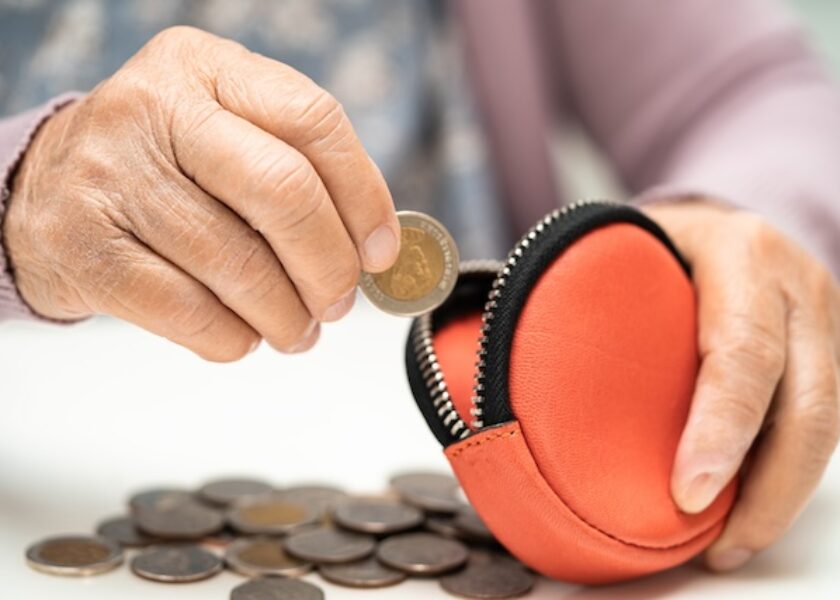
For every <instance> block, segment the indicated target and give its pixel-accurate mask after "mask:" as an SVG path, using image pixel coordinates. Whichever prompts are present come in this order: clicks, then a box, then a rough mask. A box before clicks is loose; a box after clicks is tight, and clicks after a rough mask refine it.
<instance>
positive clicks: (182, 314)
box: [168, 297, 219, 341]
mask: <svg viewBox="0 0 840 600" xmlns="http://www.w3.org/2000/svg"><path fill="white" fill-rule="evenodd" d="M168 312H169V323H170V325H171V326H172V329H173V330H174V332H175V333H176V335H177V336H178V337H179V338H182V339H185V340H189V341H193V340H197V339H199V338H201V337H202V336H203V335H204V334H206V333H207V332H208V331H209V330H210V329H212V327H213V325H214V324H215V323H216V322H217V320H218V318H219V314H218V313H219V310H218V309H213V308H212V307H208V306H207V305H206V303H205V302H202V301H201V300H200V299H199V298H197V297H196V298H192V299H183V300H182V299H179V302H178V304H177V305H176V306H173V307H171V309H170V310H169V311H168Z"/></svg>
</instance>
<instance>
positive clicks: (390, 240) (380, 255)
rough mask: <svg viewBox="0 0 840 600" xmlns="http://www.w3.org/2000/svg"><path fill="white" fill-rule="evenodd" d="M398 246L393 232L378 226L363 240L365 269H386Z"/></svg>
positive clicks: (386, 227)
mask: <svg viewBox="0 0 840 600" xmlns="http://www.w3.org/2000/svg"><path fill="white" fill-rule="evenodd" d="M398 249H399V245H398V244H397V236H396V234H395V233H394V230H393V229H391V228H390V227H389V226H388V225H380V226H379V227H377V228H376V229H375V230H374V232H373V233H371V234H370V235H369V236H368V238H367V239H366V240H365V245H364V248H363V251H364V255H365V256H364V259H365V267H366V268H368V269H376V270H382V269H386V268H388V267H389V266H390V265H391V263H392V262H393V261H394V258H395V257H396V255H397V251H398Z"/></svg>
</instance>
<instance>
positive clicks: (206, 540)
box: [199, 527, 239, 550]
mask: <svg viewBox="0 0 840 600" xmlns="http://www.w3.org/2000/svg"><path fill="white" fill-rule="evenodd" d="M237 539H239V534H238V533H237V532H235V531H234V530H233V529H231V528H230V527H225V528H224V529H222V530H221V531H217V532H216V533H213V534H210V535H209V536H206V537H203V538H201V540H200V541H199V543H200V544H201V545H202V546H204V547H205V548H210V549H212V550H224V549H225V548H227V547H228V546H230V545H231V544H232V543H233V542H235V541H236V540H237Z"/></svg>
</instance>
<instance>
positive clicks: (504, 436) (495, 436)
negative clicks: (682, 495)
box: [450, 425, 726, 551]
mask: <svg viewBox="0 0 840 600" xmlns="http://www.w3.org/2000/svg"><path fill="white" fill-rule="evenodd" d="M517 431H521V426H520V425H517V428H516V429H511V430H510V431H505V432H503V433H495V434H493V435H492V436H486V437H483V438H481V439H479V440H474V441H469V442H466V443H464V444H463V445H461V446H460V447H458V448H457V449H456V450H455V451H454V452H452V455H451V456H450V458H451V459H455V458H458V456H460V455H461V454H463V453H464V452H466V451H467V450H469V449H470V448H475V447H477V446H482V445H484V444H485V443H489V442H493V441H496V440H500V439H507V438H512V437H515V436H516V432H517ZM522 439H523V440H524V442H525V446H526V447H527V448H528V454H529V455H530V456H531V460H533V461H534V467H535V468H536V469H537V473H539V474H540V477H541V478H542V480H543V483H545V485H546V486H548V489H549V490H551V492H552V493H553V495H554V497H555V498H557V501H558V502H560V503H561V504H562V505H563V506H564V507H566V509H567V510H568V511H569V512H570V513H571V514H572V515H574V516H575V518H577V520H578V521H580V522H581V523H583V524H584V525H586V526H588V527H590V528H591V529H592V530H594V531H596V532H598V533H600V534H601V535H603V536H604V537H607V538H609V539H611V540H613V541H615V542H618V543H619V544H623V545H625V546H630V547H633V548H638V549H640V550H652V551H668V550H674V549H677V548H681V547H683V546H686V545H688V544H690V543H692V542H693V541H695V540H697V539H699V538H700V537H702V536H704V535H706V534H708V533H709V532H710V531H712V530H713V529H714V528H715V527H717V526H719V525H720V524H721V523H723V522H724V521H725V520H726V515H724V516H723V517H721V518H720V519H718V520H717V521H714V522H713V523H712V524H711V525H709V526H708V527H706V528H704V529H702V530H701V531H699V532H698V533H697V534H696V535H693V536H691V537H690V538H688V539H687V540H684V541H682V542H679V543H677V544H671V545H670V546H645V545H643V544H638V543H635V542H630V541H627V540H623V539H621V538H619V537H616V536H615V535H614V534H611V533H609V532H608V531H604V530H603V529H601V528H600V527H598V526H597V525H595V524H593V523H590V522H589V521H588V520H586V519H585V518H583V517H582V516H581V515H580V514H578V513H577V511H575V510H574V509H573V508H572V507H571V506H569V505H568V504H567V503H566V501H565V500H563V498H562V497H560V496H559V495H558V494H557V492H555V491H554V488H552V487H551V485H549V483H548V481H547V480H546V478H545V475H544V474H543V472H542V470H541V469H540V466H539V465H538V464H537V462H536V460H534V455H533V454H531V448H530V447H529V446H528V440H527V438H525V436H524V434H523V436H522Z"/></svg>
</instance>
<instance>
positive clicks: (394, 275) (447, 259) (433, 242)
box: [359, 210, 459, 317]
mask: <svg viewBox="0 0 840 600" xmlns="http://www.w3.org/2000/svg"><path fill="white" fill-rule="evenodd" d="M397 218H398V219H399V221H400V230H401V232H400V253H399V255H398V256H397V260H396V262H395V263H394V266H392V267H391V268H390V269H388V270H387V271H384V272H382V273H374V274H371V273H362V276H361V278H360V280H359V287H361V289H362V292H364V294H365V296H367V298H368V300H370V301H371V303H372V304H373V305H375V306H376V307H378V308H380V309H382V310H384V311H385V312H389V313H391V314H394V315H398V316H403V317H412V316H416V315H419V314H422V313H425V312H428V311H430V310H434V309H435V308H437V307H438V306H440V305H441V304H443V302H444V301H445V300H446V299H447V298H448V297H449V294H451V293H452V289H453V288H454V287H455V282H456V280H457V278H458V260H459V259H458V247H457V246H456V245H455V240H453V239H452V236H451V235H450V234H449V232H448V231H447V230H446V228H445V227H444V226H443V225H442V224H441V223H440V222H439V221H437V220H435V219H433V218H432V217H430V216H428V215H424V214H422V213H418V212H413V211H408V210H406V211H400V212H398V213H397Z"/></svg>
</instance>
